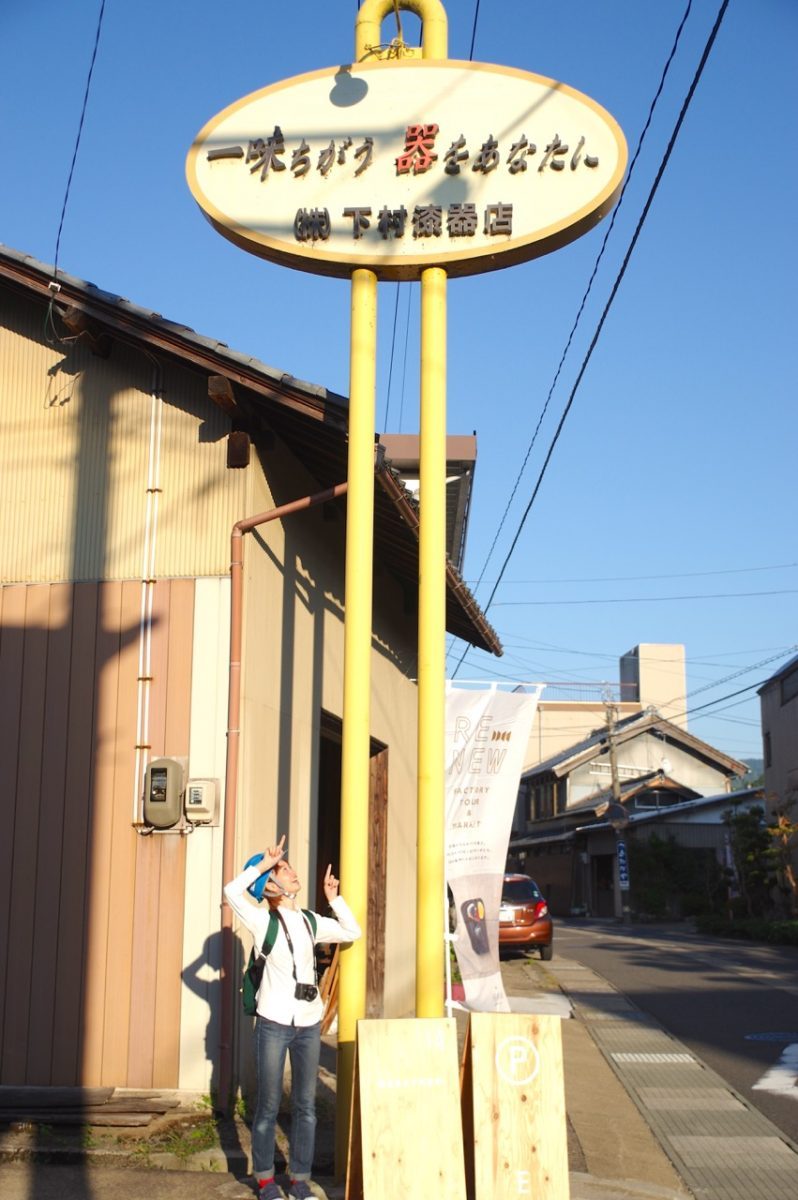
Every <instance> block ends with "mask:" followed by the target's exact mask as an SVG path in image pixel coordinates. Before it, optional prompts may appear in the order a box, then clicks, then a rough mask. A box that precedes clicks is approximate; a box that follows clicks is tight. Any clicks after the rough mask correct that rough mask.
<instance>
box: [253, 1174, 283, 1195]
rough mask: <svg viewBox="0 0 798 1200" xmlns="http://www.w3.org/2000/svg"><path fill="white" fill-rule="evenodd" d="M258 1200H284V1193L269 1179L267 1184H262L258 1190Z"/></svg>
mask: <svg viewBox="0 0 798 1200" xmlns="http://www.w3.org/2000/svg"><path fill="white" fill-rule="evenodd" d="M258 1200H285V1192H284V1191H283V1189H282V1188H281V1187H278V1185H277V1184H276V1183H275V1181H274V1180H273V1179H270V1180H269V1182H268V1183H264V1184H263V1185H262V1186H260V1187H259V1188H258Z"/></svg>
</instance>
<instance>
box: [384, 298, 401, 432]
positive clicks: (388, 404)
mask: <svg viewBox="0 0 798 1200" xmlns="http://www.w3.org/2000/svg"><path fill="white" fill-rule="evenodd" d="M401 286H402V285H401V283H397V285H396V303H395V304H394V306H393V333H392V334H391V361H390V363H389V365H388V389H387V395H386V397H385V420H384V421H383V423H382V428H383V429H384V430H385V432H386V433H387V432H388V412H389V410H390V407H391V380H392V379H393V352H394V347H395V346H396V314H397V313H398V312H399V289H400V287H401Z"/></svg>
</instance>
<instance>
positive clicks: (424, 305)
mask: <svg viewBox="0 0 798 1200" xmlns="http://www.w3.org/2000/svg"><path fill="white" fill-rule="evenodd" d="M419 504H420V513H419V518H420V524H419V580H418V862H417V872H418V882H417V888H416V1016H418V1017H440V1016H443V1007H444V995H443V988H444V943H443V914H444V903H443V893H444V887H445V873H444V770H445V764H444V736H445V729H444V713H445V703H446V695H445V691H446V671H445V656H446V655H445V639H446V571H445V567H446V272H445V271H444V270H442V269H441V268H440V267H430V268H428V269H427V270H426V271H424V272H423V273H422V276H421V436H420V471H419Z"/></svg>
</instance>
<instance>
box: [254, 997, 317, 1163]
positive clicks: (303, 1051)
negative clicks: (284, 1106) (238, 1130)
mask: <svg viewBox="0 0 798 1200" xmlns="http://www.w3.org/2000/svg"><path fill="white" fill-rule="evenodd" d="M320 1048H321V1025H320V1024H316V1025H300V1026H296V1025H278V1024H277V1022H276V1021H267V1020H266V1018H265V1017H257V1018H256V1021H255V1063H256V1067H257V1073H258V1103H257V1107H256V1109H255V1118H254V1120H253V1122H252V1169H253V1171H254V1173H255V1174H256V1175H257V1176H259V1177H260V1178H261V1179H263V1178H268V1176H270V1175H273V1174H274V1126H275V1123H276V1121H277V1113H278V1112H279V1109H280V1100H281V1099H282V1095H283V1073H284V1071H285V1055H286V1051H288V1054H289V1057H290V1059H291V1148H290V1150H291V1152H290V1161H289V1164H288V1169H289V1172H290V1175H291V1178H292V1179H310V1172H311V1168H312V1166H313V1148H314V1145H315V1141H316V1079H317V1077H318V1073H319V1051H320Z"/></svg>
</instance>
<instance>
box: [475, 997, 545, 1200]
mask: <svg viewBox="0 0 798 1200" xmlns="http://www.w3.org/2000/svg"><path fill="white" fill-rule="evenodd" d="M465 1054H466V1059H465V1061H464V1064H463V1066H464V1070H463V1103H464V1108H468V1107H469V1106H470V1109H471V1111H470V1112H468V1111H464V1114H463V1116H464V1125H465V1128H466V1129H468V1128H469V1126H470V1127H471V1128H472V1129H473V1136H472V1137H469V1138H467V1139H466V1173H467V1176H468V1181H469V1197H473V1198H474V1200H518V1197H523V1196H529V1197H535V1200H568V1196H569V1183H568V1145H567V1134H566V1123H565V1088H564V1082H563V1067H562V1039H561V1031H560V1018H559V1017H551V1016H539V1015H535V1014H529V1013H472V1014H471V1016H470V1018H469V1034H468V1039H467V1042H466V1048H465Z"/></svg>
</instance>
